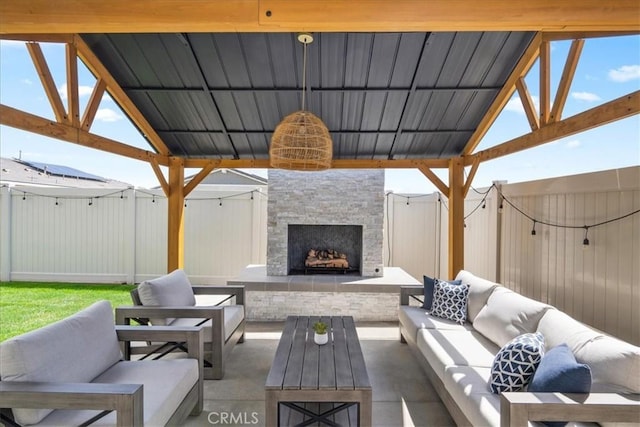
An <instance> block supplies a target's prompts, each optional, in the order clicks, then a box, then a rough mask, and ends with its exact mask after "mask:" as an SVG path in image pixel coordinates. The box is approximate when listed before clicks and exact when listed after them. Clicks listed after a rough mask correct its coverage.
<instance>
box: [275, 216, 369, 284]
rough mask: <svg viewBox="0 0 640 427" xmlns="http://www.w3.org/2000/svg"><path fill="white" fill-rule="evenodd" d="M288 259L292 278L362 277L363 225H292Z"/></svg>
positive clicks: (289, 231)
mask: <svg viewBox="0 0 640 427" xmlns="http://www.w3.org/2000/svg"><path fill="white" fill-rule="evenodd" d="M287 257H288V267H289V268H288V271H289V274H291V275H296V274H355V275H360V274H361V267H360V266H361V264H362V226H361V225H306V224H289V226H288V244H287ZM310 260H311V261H310Z"/></svg>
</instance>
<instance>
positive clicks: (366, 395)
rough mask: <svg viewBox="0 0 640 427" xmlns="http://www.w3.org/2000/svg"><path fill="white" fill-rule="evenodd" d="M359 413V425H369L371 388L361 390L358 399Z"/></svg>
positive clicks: (365, 426) (366, 426)
mask: <svg viewBox="0 0 640 427" xmlns="http://www.w3.org/2000/svg"><path fill="white" fill-rule="evenodd" d="M359 406H360V413H359V414H358V423H359V425H360V427H371V412H372V410H373V408H372V407H371V390H363V391H362V397H361V400H360V405H359Z"/></svg>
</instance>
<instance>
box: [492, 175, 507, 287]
mask: <svg viewBox="0 0 640 427" xmlns="http://www.w3.org/2000/svg"><path fill="white" fill-rule="evenodd" d="M506 183H507V181H493V185H495V187H496V189H497V191H496V210H495V212H496V213H495V221H496V279H495V281H496V282H497V283H502V207H503V206H502V203H503V202H502V186H503V185H504V184H506Z"/></svg>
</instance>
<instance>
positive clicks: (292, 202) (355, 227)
mask: <svg viewBox="0 0 640 427" xmlns="http://www.w3.org/2000/svg"><path fill="white" fill-rule="evenodd" d="M268 194H269V201H268V207H267V217H268V218H267V266H266V271H267V275H268V276H287V275H290V274H304V266H305V256H306V254H307V252H308V251H309V249H312V248H314V247H316V246H317V248H316V249H323V250H330V249H333V250H336V251H338V252H341V253H344V254H345V255H346V256H347V258H348V260H349V266H350V267H353V268H354V269H355V274H358V275H362V276H378V277H379V276H382V275H383V271H382V270H383V258H382V252H383V248H382V245H383V226H384V170H383V169H371V170H369V169H362V170H328V171H323V172H296V171H285V170H278V169H271V170H269V191H268ZM350 272H351V273H352V274H353V270H351V271H350Z"/></svg>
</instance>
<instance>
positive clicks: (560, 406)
mask: <svg viewBox="0 0 640 427" xmlns="http://www.w3.org/2000/svg"><path fill="white" fill-rule="evenodd" d="M423 294H424V287H422V286H402V287H401V288H400V305H401V306H403V305H409V301H410V299H412V298H414V299H416V300H417V301H420V302H422V300H421V299H419V298H417V297H416V295H423ZM399 327H400V341H401V342H403V343H406V344H408V345H409V348H410V349H411V352H412V353H413V355H414V357H415V359H416V360H417V361H418V363H419V364H420V366H421V367H422V369H423V370H424V372H425V374H426V375H427V378H429V381H430V382H431V384H432V385H433V388H434V389H435V390H436V392H437V393H438V396H439V397H440V399H441V400H442V402H443V403H444V405H445V407H446V408H447V410H448V411H449V414H450V415H451V417H452V418H453V421H454V422H455V423H456V425H458V426H472V423H471V422H470V421H469V419H467V417H466V416H465V415H464V413H463V412H462V410H461V409H460V407H459V406H458V404H457V403H456V402H455V400H454V399H453V398H452V397H451V395H450V394H449V392H448V391H447V389H446V387H445V386H444V383H443V382H442V380H441V379H440V377H438V375H437V374H436V372H435V371H434V370H433V368H432V367H431V365H429V362H427V360H426V359H425V357H424V356H423V355H422V353H421V352H420V350H419V349H418V345H417V343H416V342H415V340H414V339H413V338H412V337H411V336H410V334H409V333H408V332H407V331H406V330H405V329H404V328H403V326H402V324H401V323H400V326H399ZM638 420H640V395H638V394H618V393H537V392H508V393H502V394H501V395H500V426H501V427H520V426H526V425H527V423H528V421H592V422H638Z"/></svg>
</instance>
